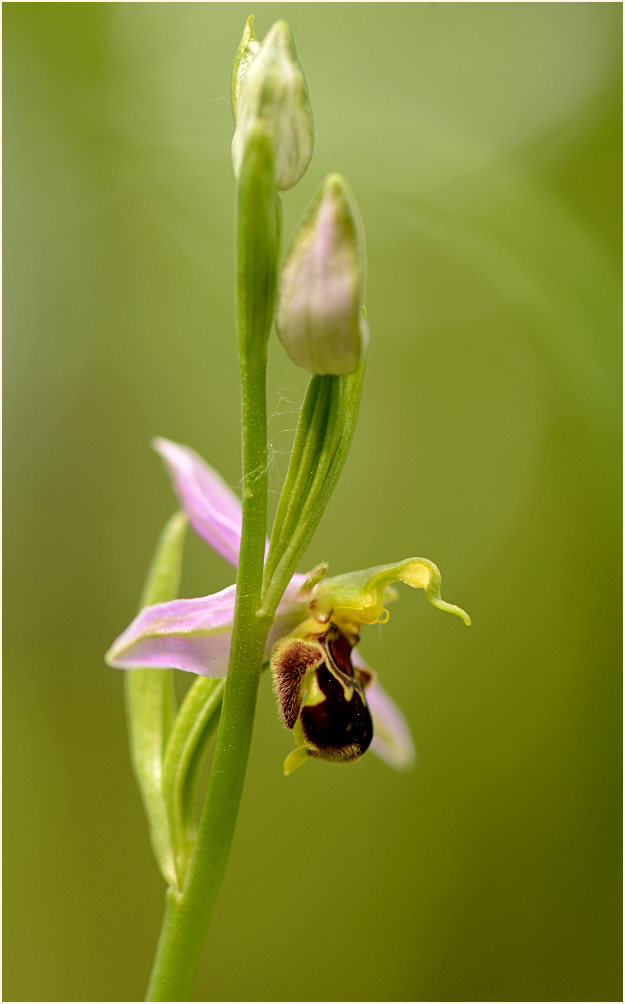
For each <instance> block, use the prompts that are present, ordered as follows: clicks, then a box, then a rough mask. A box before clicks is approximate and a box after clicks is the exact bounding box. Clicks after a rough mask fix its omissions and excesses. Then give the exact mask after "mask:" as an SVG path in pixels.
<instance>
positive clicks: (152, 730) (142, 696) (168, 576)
mask: <svg viewBox="0 0 625 1004" xmlns="http://www.w3.org/2000/svg"><path fill="white" fill-rule="evenodd" d="M186 529H187V518H186V516H185V515H184V513H180V512H179V513H176V514H175V515H174V516H172V518H171V519H170V520H169V522H168V523H167V524H166V526H165V529H164V530H163V532H162V534H161V536H160V538H159V541H158V544H157V546H156V550H155V552H154V557H153V559H152V565H151V567H150V571H149V572H148V576H147V579H146V583H145V587H144V590H143V595H142V598H141V605H140V609H143V607H146V606H150V605H152V604H153V603H162V602H165V601H166V600H172V599H175V597H176V596H177V595H178V586H179V582H180V563H181V557H182V547H183V544H184V538H185V534H186ZM125 698H126V715H127V719H128V732H129V737H130V754H131V758H132V765H133V769H134V772H135V776H136V778H137V782H138V784H139V790H140V792H141V798H142V800H143V805H144V807H145V811H146V815H147V817H148V824H149V828H150V840H151V843H152V848H153V850H154V856H155V857H156V861H157V863H158V866H159V868H160V871H161V873H162V875H163V877H164V878H165V880H166V881H167V882H168V883H169V884H170V885H176V884H177V876H176V869H175V853H174V849H173V846H172V840H171V832H170V826H169V821H168V814H167V810H166V807H165V802H164V800H163V794H162V768H163V756H164V751H165V745H166V743H167V739H168V737H169V734H170V731H171V728H172V724H173V721H174V718H175V715H176V700H175V695H174V689H173V673H172V671H171V670H169V669H133V670H127V671H126V673H125Z"/></svg>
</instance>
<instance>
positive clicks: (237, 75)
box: [232, 14, 260, 124]
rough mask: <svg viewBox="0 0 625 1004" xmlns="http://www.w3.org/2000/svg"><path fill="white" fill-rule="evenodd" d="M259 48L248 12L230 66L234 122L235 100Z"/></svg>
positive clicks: (235, 114)
mask: <svg viewBox="0 0 625 1004" xmlns="http://www.w3.org/2000/svg"><path fill="white" fill-rule="evenodd" d="M259 49H260V42H259V41H258V39H257V38H256V35H255V34H254V15H253V14H250V16H249V17H248V19H247V21H246V22H245V28H244V29H243V35H242V36H241V41H240V42H239V48H238V49H237V54H236V56H235V57H234V66H233V68H232V115H233V118H234V121H235V124H236V121H237V102H238V100H239V94H240V93H241V87H242V85H243V81H244V80H245V77H246V74H247V71H248V69H249V67H250V63H251V62H252V60H253V59H254V57H255V56H256V55H257V54H258V50H259Z"/></svg>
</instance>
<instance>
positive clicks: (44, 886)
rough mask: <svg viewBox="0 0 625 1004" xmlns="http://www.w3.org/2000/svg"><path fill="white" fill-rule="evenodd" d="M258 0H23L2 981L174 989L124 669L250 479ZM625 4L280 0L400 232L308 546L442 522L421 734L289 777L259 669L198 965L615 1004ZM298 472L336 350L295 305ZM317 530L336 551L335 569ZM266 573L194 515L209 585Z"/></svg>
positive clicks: (399, 675) (278, 987) (378, 241)
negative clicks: (240, 219) (243, 445)
mask: <svg viewBox="0 0 625 1004" xmlns="http://www.w3.org/2000/svg"><path fill="white" fill-rule="evenodd" d="M252 12H254V7H253V6H251V7H250V6H248V5H244V4H237V3H232V4H219V3H216V4H202V3H200V4H187V3H180V4H170V3H164V4H154V3H146V4H133V3H130V4H81V3H77V4H28V3H10V4H5V5H4V10H3V14H4V97H5V102H4V140H5V145H4V171H5V175H4V183H5V189H4V227H5V245H4V247H5V255H4V311H5V313H4V349H5V361H4V373H5V381H4V409H5V412H4V415H5V425H4V428H5V436H4V457H5V479H4V485H5V534H4V542H5V620H4V624H5V663H4V665H5V673H4V686H5V701H4V709H5V715H4V739H5V747H4V748H5V757H4V763H5V783H4V794H5V803H4V806H5V812H4V820H5V838H4V854H5V871H4V891H5V915H4V916H5V924H4V932H5V952H4V971H5V983H4V999H5V1000H119V1001H122V1000H127V999H131V1000H140V999H142V995H143V992H144V987H145V982H146V978H147V974H148V971H149V967H150V964H151V959H152V953H153V950H154V946H155V941H156V937H157V932H158V929H159V926H160V919H161V908H162V903H163V885H162V882H161V880H160V878H159V876H158V874H157V872H156V868H155V866H154V864H153V862H152V860H151V857H150V851H149V847H148V841H147V834H146V827H145V822H144V819H143V816H142V810H141V807H140V803H139V799H138V795H137V791H136V789H135V784H134V780H133V777H132V775H131V771H130V767H129V760H128V752H127V743H126V735H125V722H124V712H123V705H122V677H121V674H118V673H116V672H114V671H113V670H110V669H107V668H106V667H105V666H104V664H103V658H102V657H103V653H104V651H105V650H106V648H107V647H108V646H109V644H110V642H111V640H112V639H113V638H114V637H115V635H116V634H117V633H118V632H119V631H120V630H121V629H122V628H123V627H124V626H125V625H126V623H127V622H128V621H129V619H130V617H131V616H132V615H133V614H134V611H135V607H136V604H137V602H138V597H139V594H140V591H141V587H142V583H143V578H144V574H145V571H146V568H147V563H148V560H149V557H150V555H151V551H152V548H153V545H154V542H155V539H156V536H157V534H158V532H159V530H160V528H161V526H162V525H163V523H164V521H165V519H166V518H167V517H168V516H169V515H170V513H171V512H172V511H173V510H174V508H175V506H174V502H173V496H172V494H171V490H170V486H169V483H168V479H167V477H166V476H165V475H164V473H163V471H162V470H161V467H160V463H159V460H158V458H157V457H156V455H155V454H153V452H152V451H151V450H150V447H149V443H150V439H151V437H152V436H154V435H156V434H159V435H165V436H168V437H170V438H172V439H176V440H179V441H180V442H183V443H188V444H190V445H191V446H193V447H194V448H196V449H197V450H199V451H200V452H201V453H202V454H203V455H204V456H205V457H206V458H207V459H209V460H210V462H211V463H213V464H214V465H215V466H216V467H217V468H218V469H219V470H220V471H222V472H223V474H224V476H225V477H226V478H227V479H228V481H229V482H230V483H231V484H232V485H234V486H236V485H237V484H238V481H239V477H240V460H239V427H238V422H239V418H238V409H239V400H238V373H237V361H236V353H235V341H234V332H233V222H232V220H233V197H234V192H233V180H232V174H231V165H230V154H229V144H230V139H231V133H232V120H231V112H230V102H229V95H230V72H231V65H232V59H233V56H234V52H235V49H236V46H237V44H238V41H239V37H240V34H241V31H242V28H243V24H244V21H245V18H246V17H247V15H248V14H249V13H252ZM621 16H622V11H621V6H620V4H611V3H608V4H585V3H580V4H567V3H562V4H548V3H547V4H514V3H512V4H497V3H492V4H445V3H443V4H429V3H420V4H365V5H356V4H354V5H350V4H290V3H286V4H275V3H267V4H260V5H258V7H257V9H256V28H257V32H258V33H259V34H261V35H262V34H264V33H265V32H266V30H267V29H268V28H269V26H270V25H271V24H272V23H273V21H274V20H275V19H277V18H278V17H285V18H286V19H287V20H288V21H289V22H290V23H291V25H292V27H293V29H294V31H295V35H296V40H297V45H298V52H299V56H300V59H301V61H302V64H303V66H304V69H305V71H306V75H307V79H308V83H309V88H310V95H311V101H312V106H313V110H314V114H315V121H316V147H315V155H314V159H313V162H312V164H311V167H310V168H309V170H308V172H307V174H306V175H305V177H304V179H303V181H302V182H301V184H300V185H298V186H297V188H296V189H295V190H293V191H291V192H287V193H285V196H284V207H285V223H286V235H287V239H288V237H289V235H290V234H291V233H292V231H293V228H294V226H295V225H296V223H297V220H298V218H299V215H300V214H301V212H302V211H303V209H304V207H305V205H306V203H307V201H308V199H309V198H310V196H311V194H312V193H313V191H314V189H315V188H316V186H317V184H318V183H319V181H320V180H321V178H322V176H323V175H324V174H325V173H326V172H327V171H329V170H340V171H342V172H343V173H344V174H346V175H347V176H348V178H349V179H350V181H351V183H352V186H353V188H354V191H355V192H356V195H357V198H358V200H359V203H360V206H361V209H362V213H363V217H364V220H365V225H366V229H367V237H368V253H369V282H368V290H367V307H368V314H369V319H370V324H371V332H372V341H371V350H370V357H369V368H368V373H367V378H366V382H365V393H364V396H363V404H362V412H361V418H360V422H359V427H358V430H357V433H356V437H355V444H354V447H353V450H352V453H351V455H350V459H349V461H348V464H347V467H346V469H345V472H344V475H343V478H342V481H341V483H340V484H339V486H338V488H337V491H336V494H335V496H334V498H333V501H332V503H331V506H330V508H329V510H328V512H327V514H326V516H325V518H324V520H323V522H322V525H321V527H320V530H319V532H318V534H317V536H316V538H315V540H314V542H313V544H312V545H311V547H310V549H309V553H308V555H307V559H306V562H305V563H304V565H305V567H311V566H312V565H313V564H315V563H316V562H317V561H319V560H322V559H328V560H329V561H330V562H331V567H332V570H333V571H334V572H336V573H338V572H340V571H346V570H349V569H352V568H362V567H366V566H367V565H374V564H378V563H381V562H389V561H392V560H398V559H400V558H403V557H407V556H409V555H413V554H418V555H425V556H427V557H429V558H431V559H432V560H434V561H436V562H437V564H438V565H439V566H440V568H441V569H442V572H443V584H444V595H445V596H446V597H447V598H448V599H449V600H451V601H454V602H457V603H460V604H461V605H462V606H464V607H466V608H467V609H468V610H469V611H470V612H471V614H472V616H473V627H472V628H471V629H470V630H466V629H465V628H464V627H463V626H462V624H461V623H460V622H459V621H457V620H455V619H454V618H449V617H444V616H442V615H440V614H439V613H437V612H436V611H435V610H433V609H432V608H431V607H430V606H429V605H428V604H427V603H425V602H424V598H423V596H422V595H421V594H416V593H412V592H410V591H409V590H404V591H403V593H402V596H401V601H400V602H399V603H397V604H396V605H395V606H394V607H393V610H392V617H391V622H390V624H389V625H388V627H386V628H384V629H383V630H382V629H380V630H379V631H378V629H370V630H369V632H368V633H367V634H366V636H365V638H364V641H363V653H364V655H365V656H366V658H367V659H368V661H369V662H370V663H371V664H372V665H373V666H374V667H376V668H377V670H378V672H379V675H380V678H381V680H382V682H383V684H384V685H385V686H386V688H387V689H388V690H389V691H390V692H391V693H392V694H393V695H394V696H395V697H396V698H397V700H398V701H400V702H401V704H402V706H403V708H404V709H405V710H406V714H407V716H408V718H409V721H410V723H411V726H412V729H413V731H414V735H415V740H416V744H417V747H418V756H419V759H418V764H417V766H416V768H415V769H414V771H412V772H411V773H410V774H408V775H404V776H400V775H396V774H393V773H392V772H391V771H390V770H389V769H388V768H386V767H385V766H384V765H383V764H382V763H381V762H379V761H378V760H376V758H375V757H374V756H373V755H371V756H367V757H365V758H364V759H363V760H362V761H360V762H359V763H358V764H355V765H353V766H351V767H343V768H340V767H332V766H327V765H320V764H310V765H308V766H306V767H305V768H304V769H302V770H301V771H298V772H297V774H295V775H294V776H293V777H291V778H289V779H285V778H284V777H283V776H282V761H283V758H284V756H285V755H286V753H287V752H288V751H289V750H290V749H291V746H292V742H291V738H290V736H289V735H288V734H287V733H285V732H284V731H282V730H281V728H280V726H279V724H278V721H277V716H276V711H275V708H274V704H273V698H272V694H271V688H270V684H269V681H268V680H264V681H263V686H262V688H261V696H260V702H259V713H258V720H257V727H256V730H255V735H254V745H253V753H252V760H251V765H250V770H249V775H248V781H247V787H246V792H245V798H244V803H243V808H242V812H241V817H240V825H239V829H238V834H237V838H236V842H235V846H234V849H233V854H232V859H231V863H230V868H229V872H228V876H227V879H226V882H225V885H224V888H223V890H222V894H221V897H220V900H219V904H218V907H217V910H216V913H215V916H214V921H213V925H212V929H211V932H210V936H209V941H208V944H207V949H206V951H205V955H204V959H203V963H202V966H201V970H200V973H199V976H198V980H197V984H196V990H195V995H196V999H197V1000H219V999H224V1000H252V999H257V1000H291V999H293V1000H298V999H319V1000H335V999H339V1000H354V999H358V998H360V999H364V1000H482V1001H483V1000H488V1001H490V1000H502V999H503V1000H512V1001H516V1000H619V999H622V995H621V983H620V948H621V931H620V916H621V912H620V890H621V878H620V820H621V811H620V793H621V783H620V749H621V734H620V708H621V697H620V648H619V644H620V617H621V601H620V562H619V555H620V438H619V436H620V423H619V414H620V411H619V408H620V397H619V388H620V373H621V364H620V249H621V229H620V220H621V208H620V205H621V204H620V179H621V160H620V150H621V137H620V123H621V97H620V95H621V87H620V75H621ZM271 364H272V372H271V380H270V391H269V409H270V412H271V414H272V417H271V424H270V432H271V444H272V468H271V483H272V491H273V492H274V496H273V497H274V498H276V495H275V493H276V492H277V491H278V490H279V486H280V483H281V475H282V473H283V472H284V469H285V464H286V454H287V451H288V447H289V443H290V439H291V433H292V429H293V427H294V425H295V422H296V408H297V406H298V404H299V403H300V402H301V400H302V397H303V393H304V388H305V376H304V374H303V373H301V372H296V371H295V370H294V368H293V367H292V366H291V365H290V363H289V362H288V360H287V359H286V357H285V355H284V354H283V352H282V350H281V347H280V345H279V344H278V343H277V342H274V344H273V346H272V351H271ZM305 567H304V568H303V570H305ZM230 581H232V572H231V570H230V569H229V567H227V566H226V564H225V563H224V562H223V561H222V560H221V559H219V558H218V557H216V556H215V555H213V554H211V553H209V552H208V550H207V548H206V547H205V546H204V545H203V544H202V543H201V541H199V540H198V539H196V538H193V539H189V541H188V543H187V548H186V554H185V575H184V581H183V594H184V595H190V596H194V595H201V594H204V593H207V592H210V591H212V590H214V589H217V588H221V587H223V586H225V585H227V584H228V583H229V582H230Z"/></svg>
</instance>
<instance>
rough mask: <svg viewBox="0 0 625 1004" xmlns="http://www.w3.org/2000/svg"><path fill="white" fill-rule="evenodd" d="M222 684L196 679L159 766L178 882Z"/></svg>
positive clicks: (190, 840) (185, 860)
mask: <svg viewBox="0 0 625 1004" xmlns="http://www.w3.org/2000/svg"><path fill="white" fill-rule="evenodd" d="M225 684H226V681H225V680H215V679H208V678H206V677H199V679H197V680H196V681H195V683H194V684H193V685H192V686H191V687H190V689H189V690H188V692H187V695H186V697H185V699H184V701H183V703H182V706H181V708H180V711H179V712H178V715H177V717H176V721H175V723H174V726H173V729H172V732H171V736H170V738H169V742H168V744H167V751H166V754H165V761H164V763H163V781H162V790H163V799H164V801H165V806H166V809H167V815H168V819H169V825H170V828H171V835H172V844H173V847H174V848H175V854H176V872H177V874H178V877H179V881H180V882H182V880H183V878H184V874H185V871H186V868H187V865H188V863H189V860H190V858H191V854H192V852H193V847H194V845H195V837H196V832H197V826H196V822H195V818H194V804H193V798H194V794H195V785H196V781H197V774H198V770H199V766H200V763H201V761H202V755H203V753H204V751H205V750H206V747H207V745H208V743H209V742H210V740H211V738H212V736H213V733H214V731H215V729H216V727H217V724H218V722H219V715H220V712H221V702H222V698H223V693H224V689H225Z"/></svg>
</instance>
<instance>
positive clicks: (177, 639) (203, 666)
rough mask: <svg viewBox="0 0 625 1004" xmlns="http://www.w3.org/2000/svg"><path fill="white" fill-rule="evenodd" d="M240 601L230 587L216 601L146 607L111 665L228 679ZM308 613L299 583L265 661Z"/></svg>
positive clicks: (286, 601) (292, 587) (281, 611)
mask: <svg viewBox="0 0 625 1004" xmlns="http://www.w3.org/2000/svg"><path fill="white" fill-rule="evenodd" d="M235 595H236V587H235V586H228V588H227V589H222V590H221V592H219V593H213V594H212V595H211V596H200V597H198V598H197V599H189V600H172V601H171V602H170V603H156V604H154V606H151V607H146V608H145V609H144V610H142V611H141V613H140V614H138V616H137V617H135V619H134V620H133V621H132V623H131V624H129V626H128V627H127V628H126V630H125V631H124V632H122V634H121V635H120V636H119V638H118V639H117V640H116V641H115V642H114V643H113V645H112V646H111V648H110V649H109V651H108V652H107V654H106V661H107V663H108V664H109V666H113V667H114V668H115V669H140V668H147V667H152V668H154V669H183V670H186V671H187V672H189V673H198V674H199V675H200V676H225V675H226V673H227V672H228V659H229V655H230V638H231V634H232V620H233V617H234V603H235ZM305 609H306V606H305V604H304V603H302V601H301V600H299V599H297V583H291V584H289V586H288V587H287V590H286V593H285V595H284V598H283V600H282V602H281V603H280V605H279V607H278V610H277V612H276V618H275V620H274V622H273V625H272V627H271V631H270V632H269V638H268V640H267V647H266V650H265V654H266V657H268V655H269V652H270V651H271V648H272V646H273V645H274V644H275V643H276V641H278V639H279V638H282V637H284V635H287V634H289V633H290V632H291V631H293V630H294V629H295V628H296V627H297V625H298V624H299V623H300V622H301V621H302V619H303V617H304V616H305Z"/></svg>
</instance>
